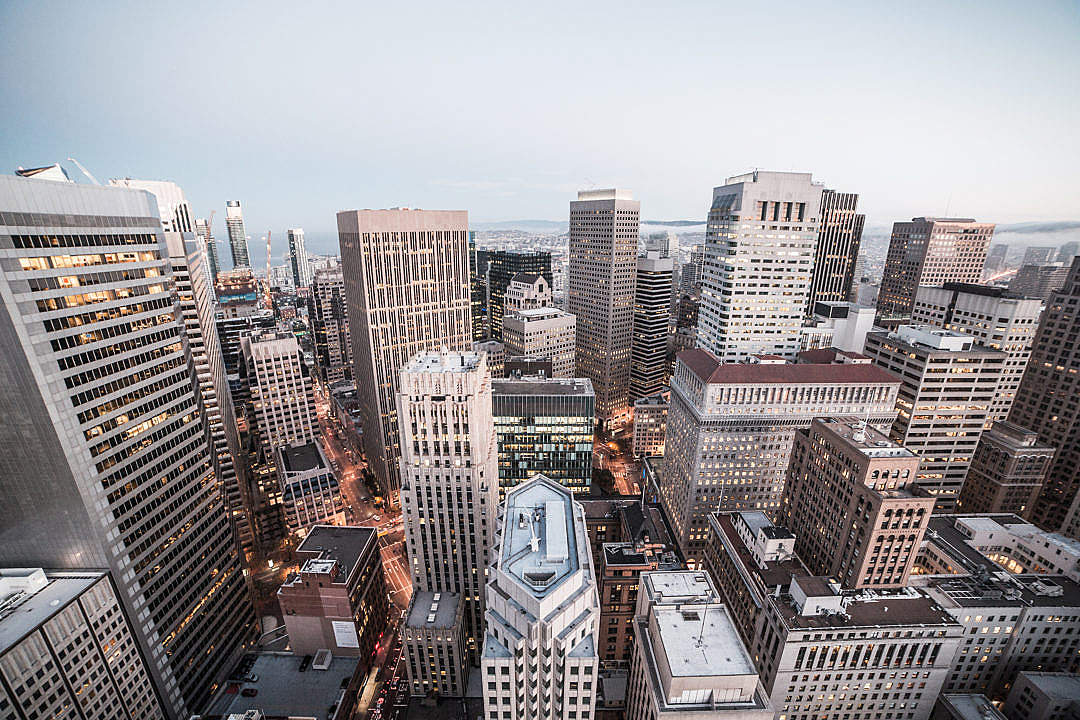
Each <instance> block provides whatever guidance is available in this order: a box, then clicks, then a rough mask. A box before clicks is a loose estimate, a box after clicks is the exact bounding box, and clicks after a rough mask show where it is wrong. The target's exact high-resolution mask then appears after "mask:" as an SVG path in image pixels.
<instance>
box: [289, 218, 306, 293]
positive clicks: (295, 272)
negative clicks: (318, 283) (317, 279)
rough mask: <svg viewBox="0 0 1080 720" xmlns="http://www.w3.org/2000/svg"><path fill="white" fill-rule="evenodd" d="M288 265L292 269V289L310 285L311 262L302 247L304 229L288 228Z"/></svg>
mask: <svg viewBox="0 0 1080 720" xmlns="http://www.w3.org/2000/svg"><path fill="white" fill-rule="evenodd" d="M288 235H289V264H290V265H291V267H292V279H293V287H296V288H302V287H308V286H310V285H311V262H310V261H309V260H308V256H307V248H305V247H304V229H303V228H289V230H288Z"/></svg>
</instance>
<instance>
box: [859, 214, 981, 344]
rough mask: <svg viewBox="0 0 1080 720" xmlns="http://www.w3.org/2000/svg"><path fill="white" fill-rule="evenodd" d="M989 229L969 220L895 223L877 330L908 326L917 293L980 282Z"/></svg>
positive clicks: (879, 298) (917, 220) (878, 303)
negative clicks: (879, 326)
mask: <svg viewBox="0 0 1080 720" xmlns="http://www.w3.org/2000/svg"><path fill="white" fill-rule="evenodd" d="M993 237H994V224H993V223H979V222H975V221H974V220H973V219H971V218H935V217H917V218H912V220H911V222H896V223H893V229H892V238H891V239H890V240H889V251H888V253H887V254H886V256H885V272H884V275H883V276H882V278H881V290H880V291H879V292H878V300H877V312H878V324H879V325H882V326H883V327H887V328H893V327H896V326H897V325H902V324H905V323H908V322H910V321H911V308H912V306H913V305H914V303H915V294H916V292H917V291H918V289H919V287H921V286H923V285H927V286H930V287H941V286H942V285H944V284H945V283H947V282H961V283H978V282H979V281H980V280H982V274H983V264H984V263H985V262H986V251H987V248H988V247H989V246H990V241H991V239H993Z"/></svg>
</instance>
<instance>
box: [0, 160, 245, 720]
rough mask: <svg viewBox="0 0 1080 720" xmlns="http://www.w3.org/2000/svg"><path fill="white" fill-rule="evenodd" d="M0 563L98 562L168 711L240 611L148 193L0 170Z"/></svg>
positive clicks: (216, 672) (225, 667)
mask: <svg viewBox="0 0 1080 720" xmlns="http://www.w3.org/2000/svg"><path fill="white" fill-rule="evenodd" d="M0 213H2V214H0V218H2V220H0V268H2V273H0V296H2V297H3V298H4V301H3V308H4V312H0V339H2V342H0V352H2V353H3V362H2V363H0V367H2V368H3V369H2V371H0V373H2V375H3V377H2V382H0V414H2V416H3V417H4V418H6V419H7V421H6V422H5V424H4V426H3V430H2V431H0V436H2V437H0V441H2V443H3V445H4V447H5V448H6V449H7V450H6V452H5V463H6V465H5V467H6V468H7V469H6V471H5V472H4V477H5V493H4V496H5V500H6V503H7V505H6V507H5V509H4V510H3V512H0V515H3V517H5V518H6V522H5V523H4V525H3V527H2V528H0V562H2V563H3V564H5V565H8V566H23V567H25V566H32V567H42V566H45V567H51V568H60V569H63V568H68V569H70V568H85V567H87V566H90V567H98V568H108V569H109V570H110V572H111V574H112V577H113V578H114V580H115V582H116V591H117V596H118V598H119V600H120V603H121V605H122V606H123V608H124V610H125V612H126V614H127V615H128V617H130V618H132V627H133V632H134V635H135V639H136V642H137V643H138V645H139V648H140V651H141V652H142V653H143V655H144V657H146V658H147V666H148V667H149V671H150V675H151V680H152V681H153V682H154V684H155V687H156V689H157V691H158V693H159V697H160V698H161V700H162V703H163V706H164V707H165V712H166V714H167V715H168V716H169V717H171V718H181V717H187V716H188V715H189V714H190V712H192V711H194V710H195V709H197V708H199V707H201V706H202V704H203V703H204V702H205V701H206V700H207V699H208V698H209V697H210V694H211V692H212V691H213V689H214V688H215V687H216V685H217V684H218V683H219V682H221V681H222V680H223V679H224V678H225V677H226V676H227V674H228V673H229V672H230V671H231V669H232V667H233V664H234V663H235V661H236V659H237V658H238V657H239V654H240V653H241V652H242V651H243V650H244V648H245V647H246V646H247V644H248V643H249V642H250V641H251V640H252V638H253V631H254V627H255V618H254V613H253V611H252V607H251V603H250V599H249V598H248V595H247V590H246V587H245V584H244V580H243V576H242V573H241V568H240V561H239V554H238V551H237V543H236V538H235V535H234V533H233V529H232V525H231V523H230V521H229V516H228V514H227V513H226V511H225V507H224V501H223V498H222V493H221V491H220V488H219V485H218V482H217V478H216V477H215V475H214V473H215V467H214V453H213V451H212V445H211V439H210V427H209V423H208V422H207V419H206V416H205V414H204V412H203V410H202V407H201V402H200V398H199V389H198V383H197V380H196V377H195V363H194V361H193V359H192V353H191V349H190V347H189V346H188V341H187V336H186V334H185V328H184V324H183V321H182V319H181V311H180V309H179V307H178V304H179V301H178V299H177V297H176V296H175V295H174V282H175V280H174V277H173V275H172V269H171V265H170V262H169V251H168V247H167V246H166V243H165V237H164V232H163V230H162V224H161V218H160V217H159V215H158V206H157V202H156V200H155V199H154V197H153V196H152V195H150V194H149V193H147V192H144V191H139V190H128V189H123V188H113V187H99V186H94V185H83V184H74V183H64V182H46V181H42V180H35V179H32V178H18V177H0Z"/></svg>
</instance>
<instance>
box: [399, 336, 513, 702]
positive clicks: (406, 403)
mask: <svg viewBox="0 0 1080 720" xmlns="http://www.w3.org/2000/svg"><path fill="white" fill-rule="evenodd" d="M462 327H463V328H466V329H467V328H468V325H467V324H465V325H463V326H462ZM397 400H398V405H397V407H398V410H397V412H398V416H399V418H400V426H401V448H402V455H401V463H400V466H401V511H402V520H403V522H404V525H405V548H406V551H407V552H408V554H409V567H410V573H411V575H412V584H413V589H414V590H416V591H426V592H450V593H459V594H460V596H461V602H462V603H463V605H464V608H463V616H464V619H463V621H464V623H465V627H464V637H465V648H464V649H465V651H466V653H467V655H468V657H469V659H470V660H471V662H472V663H473V664H476V663H477V662H478V659H479V652H480V651H479V646H480V640H481V638H482V637H483V617H484V604H483V592H484V576H485V569H486V568H487V566H488V550H489V548H490V547H491V540H492V538H493V536H494V532H495V508H496V503H497V502H498V496H499V495H498V493H499V470H498V451H497V449H496V445H495V425H494V421H493V419H492V414H491V374H490V373H489V372H488V368H487V357H486V355H485V354H484V353H475V352H425V353H420V354H418V355H416V356H415V357H414V358H413V359H412V361H410V362H409V363H408V364H407V365H405V366H404V367H403V368H402V369H401V380H400V390H399V392H398V396H397ZM429 687H431V686H430V685H429Z"/></svg>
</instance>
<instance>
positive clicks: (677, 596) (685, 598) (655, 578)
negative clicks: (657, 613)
mask: <svg viewBox="0 0 1080 720" xmlns="http://www.w3.org/2000/svg"><path fill="white" fill-rule="evenodd" d="M641 583H642V584H643V585H644V586H645V590H646V592H647V593H648V595H649V598H650V599H651V600H652V601H653V602H655V603H658V604H662V603H682V602H693V601H699V602H710V601H717V600H719V598H720V596H719V595H717V593H716V589H715V588H714V587H713V584H712V583H711V582H710V581H709V576H708V575H706V574H705V573H704V572H703V571H700V570H698V571H694V570H675V571H671V572H664V571H659V572H650V573H643V574H642V576H641Z"/></svg>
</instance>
